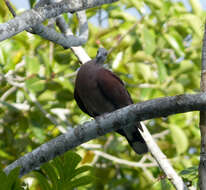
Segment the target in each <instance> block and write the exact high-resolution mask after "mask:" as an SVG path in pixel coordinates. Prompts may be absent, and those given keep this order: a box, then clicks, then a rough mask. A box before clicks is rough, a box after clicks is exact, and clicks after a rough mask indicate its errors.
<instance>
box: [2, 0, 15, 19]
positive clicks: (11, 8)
mask: <svg viewBox="0 0 206 190" xmlns="http://www.w3.org/2000/svg"><path fill="white" fill-rule="evenodd" d="M4 2H5V3H6V6H7V7H8V9H9V11H10V12H11V14H12V16H13V17H15V16H16V13H15V10H14V9H13V7H12V6H11V3H10V2H9V0H4Z"/></svg>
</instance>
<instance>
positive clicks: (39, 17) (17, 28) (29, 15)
mask: <svg viewBox="0 0 206 190" xmlns="http://www.w3.org/2000/svg"><path fill="white" fill-rule="evenodd" d="M116 1H118V0H101V1H99V0H72V1H71V0H64V1H61V2H59V3H53V4H51V5H46V6H43V7H38V8H33V9H31V10H28V11H25V12H23V13H22V14H21V15H18V16H16V17H15V18H13V19H11V20H10V21H8V22H7V23H4V24H0V41H3V40H5V39H8V38H10V37H12V36H14V35H16V34H18V33H20V32H22V31H23V30H26V29H28V28H30V27H35V26H36V25H37V24H40V23H42V22H43V21H44V20H46V19H48V18H52V17H56V16H58V15H60V14H62V13H67V12H70V13H74V12H77V11H80V10H85V9H88V8H92V7H97V6H100V5H103V4H109V3H113V2H116Z"/></svg>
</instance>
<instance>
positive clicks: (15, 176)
mask: <svg viewBox="0 0 206 190" xmlns="http://www.w3.org/2000/svg"><path fill="white" fill-rule="evenodd" d="M19 172H20V167H17V168H14V169H13V170H12V171H11V172H10V173H9V175H8V176H7V184H8V185H7V188H8V189H12V187H13V185H14V184H15V183H16V182H17V181H19Z"/></svg>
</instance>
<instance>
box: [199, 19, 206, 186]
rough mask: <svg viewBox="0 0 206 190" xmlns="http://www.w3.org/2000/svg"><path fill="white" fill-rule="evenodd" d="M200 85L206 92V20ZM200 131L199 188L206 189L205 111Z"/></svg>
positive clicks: (202, 115)
mask: <svg viewBox="0 0 206 190" xmlns="http://www.w3.org/2000/svg"><path fill="white" fill-rule="evenodd" d="M200 87H201V91H202V92H206V22H205V32H204V38H203V45H202V67H201V82H200ZM200 133H201V153H200V164H199V185H200V189H206V112H205V111H201V112H200Z"/></svg>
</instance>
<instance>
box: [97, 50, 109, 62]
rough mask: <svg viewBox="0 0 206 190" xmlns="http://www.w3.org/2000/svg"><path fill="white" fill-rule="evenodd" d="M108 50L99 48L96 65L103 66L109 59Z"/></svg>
mask: <svg viewBox="0 0 206 190" xmlns="http://www.w3.org/2000/svg"><path fill="white" fill-rule="evenodd" d="M107 54H108V52H107V50H106V49H105V48H99V49H98V51H97V55H96V63H98V64H103V63H104V62H105V60H106V58H107Z"/></svg>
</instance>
